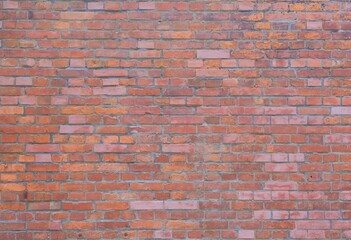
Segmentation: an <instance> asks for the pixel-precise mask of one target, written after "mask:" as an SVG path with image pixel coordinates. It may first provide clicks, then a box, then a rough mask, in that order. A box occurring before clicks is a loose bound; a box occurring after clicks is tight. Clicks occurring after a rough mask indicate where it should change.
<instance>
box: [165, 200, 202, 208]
mask: <svg viewBox="0 0 351 240" xmlns="http://www.w3.org/2000/svg"><path fill="white" fill-rule="evenodd" d="M198 208H199V203H198V202H197V201H165V209H198Z"/></svg>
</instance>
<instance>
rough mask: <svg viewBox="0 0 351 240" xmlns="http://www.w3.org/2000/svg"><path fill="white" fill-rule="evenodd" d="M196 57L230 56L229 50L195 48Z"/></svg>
mask: <svg viewBox="0 0 351 240" xmlns="http://www.w3.org/2000/svg"><path fill="white" fill-rule="evenodd" d="M197 58H230V51H229V50H197Z"/></svg>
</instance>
